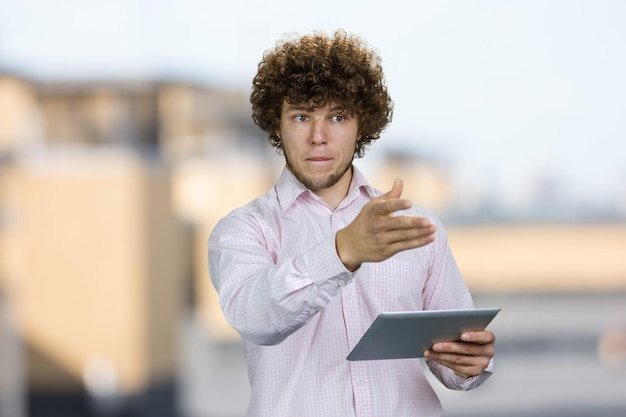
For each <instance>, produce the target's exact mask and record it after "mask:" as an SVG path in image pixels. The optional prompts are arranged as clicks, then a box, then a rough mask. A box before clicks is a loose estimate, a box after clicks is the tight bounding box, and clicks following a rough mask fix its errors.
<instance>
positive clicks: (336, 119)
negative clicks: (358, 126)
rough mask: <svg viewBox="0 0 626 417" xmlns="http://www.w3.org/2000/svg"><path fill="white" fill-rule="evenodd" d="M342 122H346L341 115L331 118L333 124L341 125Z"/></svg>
mask: <svg viewBox="0 0 626 417" xmlns="http://www.w3.org/2000/svg"><path fill="white" fill-rule="evenodd" d="M344 120H346V117H345V116H344V115H343V114H338V115H336V116H333V121H334V122H337V123H341V122H343V121H344Z"/></svg>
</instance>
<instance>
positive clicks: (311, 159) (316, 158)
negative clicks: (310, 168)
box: [307, 156, 333, 162]
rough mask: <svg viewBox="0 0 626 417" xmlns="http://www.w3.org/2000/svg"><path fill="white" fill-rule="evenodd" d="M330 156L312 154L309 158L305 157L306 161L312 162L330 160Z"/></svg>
mask: <svg viewBox="0 0 626 417" xmlns="http://www.w3.org/2000/svg"><path fill="white" fill-rule="evenodd" d="M331 159H333V158H331V157H330V156H312V157H310V158H307V161H313V162H326V161H330V160H331Z"/></svg>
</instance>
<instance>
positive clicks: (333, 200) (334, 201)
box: [314, 167, 353, 210]
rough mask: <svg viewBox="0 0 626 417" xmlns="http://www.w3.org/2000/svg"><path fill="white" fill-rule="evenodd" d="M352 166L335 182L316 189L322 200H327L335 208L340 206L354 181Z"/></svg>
mask: <svg viewBox="0 0 626 417" xmlns="http://www.w3.org/2000/svg"><path fill="white" fill-rule="evenodd" d="M352 169H353V168H352V167H350V169H348V170H347V171H346V172H345V173H344V174H343V175H342V176H341V178H340V179H339V181H337V182H336V183H335V184H333V185H332V186H330V187H328V188H323V189H321V190H317V191H314V193H315V194H316V195H317V196H319V197H320V198H321V199H322V200H324V201H325V202H326V204H328V205H329V206H330V208H332V209H333V210H334V209H336V208H337V206H339V204H340V203H341V202H342V201H343V199H344V198H346V196H347V195H348V190H349V189H350V184H351V183H352Z"/></svg>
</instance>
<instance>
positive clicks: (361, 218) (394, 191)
mask: <svg viewBox="0 0 626 417" xmlns="http://www.w3.org/2000/svg"><path fill="white" fill-rule="evenodd" d="M402 186H403V184H402V180H399V179H396V180H395V181H394V183H393V187H392V188H391V190H390V191H389V192H387V193H385V194H383V195H381V196H380V197H377V198H374V199H372V200H370V201H369V202H368V203H367V204H366V205H365V206H363V208H362V209H361V212H360V213H359V215H358V216H357V217H356V218H355V219H354V221H352V223H350V224H349V225H348V226H347V227H346V228H345V229H341V230H340V231H339V232H337V235H336V237H335V245H336V247H337V254H338V255H339V258H340V259H341V261H342V262H343V264H344V265H345V266H346V268H348V269H349V270H350V271H355V270H356V269H358V268H359V267H360V266H361V264H362V263H363V262H380V261H384V260H385V259H387V258H389V257H391V256H393V255H395V254H396V253H398V252H400V251H403V250H407V249H414V248H419V247H421V246H425V245H428V244H429V243H431V242H433V241H434V240H435V226H434V225H433V224H432V223H430V221H429V220H428V219H427V218H424V217H416V216H394V215H393V213H394V212H396V211H399V210H406V209H408V208H410V207H411V205H412V203H411V201H410V200H405V199H401V198H400V196H401V195H402Z"/></svg>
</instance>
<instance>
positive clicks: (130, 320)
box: [0, 152, 190, 393]
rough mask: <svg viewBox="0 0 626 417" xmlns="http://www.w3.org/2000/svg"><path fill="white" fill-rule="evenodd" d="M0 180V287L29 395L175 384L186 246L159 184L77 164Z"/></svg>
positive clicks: (119, 159)
mask: <svg viewBox="0 0 626 417" xmlns="http://www.w3.org/2000/svg"><path fill="white" fill-rule="evenodd" d="M2 177H3V178H2V184H1V185H2V188H0V190H1V191H2V192H3V197H4V201H5V207H6V208H8V213H9V217H10V221H9V222H8V224H7V226H6V227H5V228H4V233H3V234H2V236H0V238H1V243H0V244H1V245H2V247H3V248H9V249H10V250H9V251H7V252H4V251H3V253H2V257H1V259H0V267H1V268H2V270H1V273H0V279H2V280H3V282H2V285H3V286H4V287H5V288H6V289H7V292H8V294H9V295H10V297H11V298H12V300H13V304H14V306H15V307H16V313H17V316H18V318H19V321H20V323H21V325H22V332H23V337H24V340H25V344H27V345H28V348H29V358H28V363H29V366H28V383H29V386H30V387H31V388H35V389H44V390H47V389H50V390H74V389H78V388H79V387H80V386H81V385H82V384H84V383H88V384H94V383H95V384H98V380H99V378H100V377H102V378H105V379H106V378H108V380H109V381H110V380H112V381H114V383H115V387H116V389H118V390H120V392H121V393H132V392H136V391H141V390H142V389H144V388H145V387H146V386H148V385H149V384H150V383H151V382H154V381H161V380H172V379H174V378H175V376H176V374H177V368H178V340H179V325H180V319H181V316H182V312H183V308H184V296H185V288H186V282H187V278H188V277H189V274H190V268H189V259H188V254H189V250H190V242H189V240H188V238H189V235H188V233H187V232H186V231H185V230H184V229H183V228H182V227H181V225H180V223H179V222H178V221H177V219H176V218H175V216H174V214H173V212H172V209H171V200H170V197H171V195H170V179H169V172H168V171H167V170H166V169H164V167H163V166H162V165H160V164H158V163H155V164H152V163H150V162H148V161H146V160H143V159H140V158H139V157H137V156H134V155H132V154H116V153H113V154H109V153H104V154H98V153H96V152H87V153H81V154H80V155H72V154H60V155H49V156H47V157H46V158H45V159H41V160H30V161H28V162H26V163H23V164H20V165H16V166H13V167H11V168H10V169H9V168H7V169H5V170H4V172H3V173H2ZM85 378H87V379H85Z"/></svg>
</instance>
